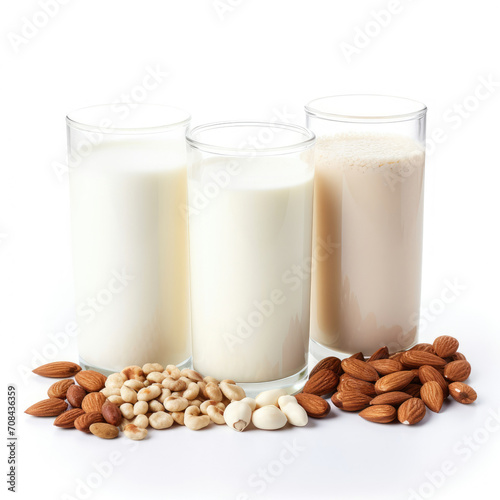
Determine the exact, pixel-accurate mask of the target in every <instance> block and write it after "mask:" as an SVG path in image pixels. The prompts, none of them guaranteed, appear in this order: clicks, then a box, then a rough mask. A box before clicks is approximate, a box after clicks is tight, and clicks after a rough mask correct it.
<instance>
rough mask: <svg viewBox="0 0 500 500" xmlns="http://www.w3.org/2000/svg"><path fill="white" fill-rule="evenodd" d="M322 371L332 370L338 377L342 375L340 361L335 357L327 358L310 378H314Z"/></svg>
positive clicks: (314, 369)
mask: <svg viewBox="0 0 500 500" xmlns="http://www.w3.org/2000/svg"><path fill="white" fill-rule="evenodd" d="M320 370H331V371H332V372H334V373H335V374H336V375H340V374H341V373H342V368H341V366H340V359H339V358H336V357H335V356H329V357H327V358H324V359H322V360H321V361H320V362H319V363H317V364H316V366H315V367H314V368H313V369H312V370H311V373H309V378H310V377H312V376H313V375H314V374H315V373H317V372H319V371H320Z"/></svg>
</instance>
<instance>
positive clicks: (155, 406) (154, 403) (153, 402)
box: [149, 399, 165, 413]
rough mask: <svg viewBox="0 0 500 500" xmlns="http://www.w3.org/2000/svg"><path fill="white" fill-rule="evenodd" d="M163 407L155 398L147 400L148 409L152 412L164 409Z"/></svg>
mask: <svg viewBox="0 0 500 500" xmlns="http://www.w3.org/2000/svg"><path fill="white" fill-rule="evenodd" d="M164 410H165V407H164V406H163V405H162V404H161V403H160V402H159V401H158V400H157V399H152V400H151V401H150V402H149V411H150V412H152V413H155V412H157V411H164Z"/></svg>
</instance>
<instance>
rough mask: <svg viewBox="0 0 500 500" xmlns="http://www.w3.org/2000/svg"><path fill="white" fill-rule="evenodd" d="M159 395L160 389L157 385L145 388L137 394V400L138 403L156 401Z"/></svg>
mask: <svg viewBox="0 0 500 500" xmlns="http://www.w3.org/2000/svg"><path fill="white" fill-rule="evenodd" d="M160 394H161V389H160V388H159V387H158V386H157V385H152V386H151V387H145V388H144V389H141V390H140V391H139V392H138V393H137V399H138V400H139V401H151V400H152V399H156V398H157V397H158V396H159V395H160Z"/></svg>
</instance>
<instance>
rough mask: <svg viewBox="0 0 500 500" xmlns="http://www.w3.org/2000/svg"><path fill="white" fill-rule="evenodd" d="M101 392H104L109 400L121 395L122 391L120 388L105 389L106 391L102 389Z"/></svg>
mask: <svg viewBox="0 0 500 500" xmlns="http://www.w3.org/2000/svg"><path fill="white" fill-rule="evenodd" d="M122 385H123V384H122ZM100 392H102V393H103V394H104V395H105V396H106V397H107V398H109V396H119V395H120V389H119V388H118V387H105V388H104V389H101V391H100Z"/></svg>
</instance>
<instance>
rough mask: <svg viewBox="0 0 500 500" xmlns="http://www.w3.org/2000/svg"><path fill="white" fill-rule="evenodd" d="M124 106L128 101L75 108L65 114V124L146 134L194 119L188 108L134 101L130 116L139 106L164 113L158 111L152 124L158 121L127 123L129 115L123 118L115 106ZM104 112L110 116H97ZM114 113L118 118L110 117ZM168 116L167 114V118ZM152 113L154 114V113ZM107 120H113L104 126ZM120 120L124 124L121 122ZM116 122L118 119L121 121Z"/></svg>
mask: <svg viewBox="0 0 500 500" xmlns="http://www.w3.org/2000/svg"><path fill="white" fill-rule="evenodd" d="M121 105H124V106H127V105H128V103H113V104H94V105H92V106H85V107H83V108H77V109H74V110H72V111H70V112H69V113H67V114H66V124H67V125H68V127H71V128H74V129H78V130H84V131H87V132H98V133H101V134H145V133H158V132H164V131H168V130H172V129H174V128H177V127H182V126H186V125H189V123H190V121H191V115H190V114H189V113H188V112H187V111H185V110H183V109H181V108H178V107H176V106H170V105H168V104H149V103H134V108H131V111H130V114H131V115H133V113H134V110H137V109H140V110H142V111H143V112H144V111H146V110H150V111H152V112H157V113H158V111H161V112H162V113H158V114H157V115H156V116H155V117H154V119H152V123H153V122H156V123H154V124H152V125H142V124H141V125H137V124H136V125H134V124H133V122H132V123H131V124H128V125H126V124H125V121H126V120H127V119H128V117H127V118H126V119H123V118H120V117H119V116H118V113H119V111H117V110H115V109H113V108H115V107H117V106H121ZM103 111H106V112H107V113H108V116H107V117H106V116H102V115H101V116H99V117H98V115H97V114H98V113H99V112H103ZM93 113H95V116H94V118H90V117H91V116H92V114H93ZM168 113H170V116H171V118H170V119H168ZM111 114H115V115H116V120H115V121H113V120H111V118H110V117H109V116H110V115H111ZM85 115H87V119H85ZM165 115H167V117H165ZM151 116H153V115H152V114H151ZM105 120H107V122H110V124H109V125H106V124H104V125H103V122H104V121H105ZM120 121H121V122H122V123H119V122H120ZM116 122H118V124H117V123H116Z"/></svg>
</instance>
